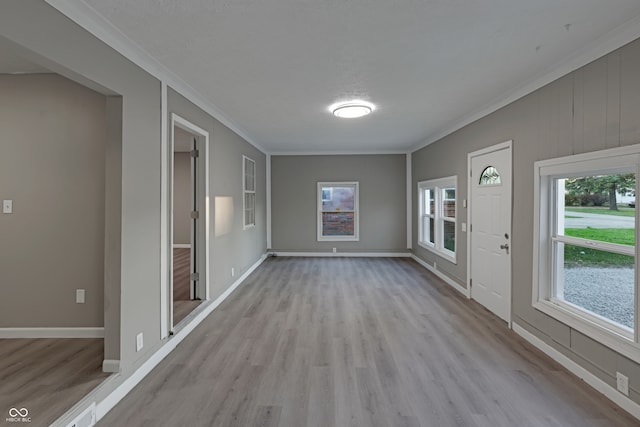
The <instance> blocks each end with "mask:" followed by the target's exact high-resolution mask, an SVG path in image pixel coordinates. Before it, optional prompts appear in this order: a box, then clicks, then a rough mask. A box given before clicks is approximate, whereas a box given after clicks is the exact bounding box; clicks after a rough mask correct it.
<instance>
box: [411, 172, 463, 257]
mask: <svg viewBox="0 0 640 427" xmlns="http://www.w3.org/2000/svg"><path fill="white" fill-rule="evenodd" d="M456 181H457V179H456V177H455V176H452V177H448V178H441V179H434V180H430V181H422V182H419V183H418V206H419V208H418V209H419V211H418V218H419V224H418V229H419V230H418V243H419V244H420V246H422V247H424V248H427V249H429V250H432V251H434V252H436V253H437V254H438V255H440V256H442V257H444V258H446V259H448V260H450V261H452V262H456V184H457V182H456Z"/></svg>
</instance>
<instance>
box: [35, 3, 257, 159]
mask: <svg viewBox="0 0 640 427" xmlns="http://www.w3.org/2000/svg"><path fill="white" fill-rule="evenodd" d="M45 1H46V2H47V3H48V4H49V5H51V6H52V7H53V8H55V9H56V10H58V11H59V12H60V13H62V14H63V15H65V16H66V17H67V18H69V19H71V20H72V21H74V22H75V23H76V24H78V25H79V26H81V27H82V28H84V29H85V30H87V31H88V32H89V33H91V34H93V35H94V36H95V37H97V38H98V39H99V40H101V41H102V42H104V43H106V44H107V45H109V46H110V47H111V48H113V49H114V50H116V51H117V52H118V53H120V54H121V55H123V56H124V57H125V58H127V59H129V60H130V61H132V62H133V63H134V64H136V65H137V66H139V67H140V68H142V69H143V70H145V71H146V72H147V73H149V74H151V75H152V76H154V77H155V78H157V79H158V80H160V81H161V82H164V83H166V84H167V85H168V86H170V87H171V88H172V89H173V90H175V91H176V92H178V93H180V94H181V95H182V96H184V97H186V98H187V99H188V100H189V101H191V102H193V103H194V104H195V105H196V106H198V107H199V108H201V109H203V110H204V111H205V112H206V113H208V114H209V115H211V116H212V117H213V118H215V119H216V120H218V121H219V122H220V123H222V124H223V125H225V126H227V127H228V128H229V129H231V130H232V131H234V132H235V133H237V134H238V135H239V136H241V137H242V138H244V139H245V140H246V141H247V142H249V143H250V144H251V145H253V146H254V147H256V148H257V149H258V150H260V151H262V152H263V153H268V151H267V150H265V149H264V148H263V147H261V146H260V145H259V144H258V143H257V142H255V141H254V140H253V138H251V137H250V136H249V135H248V133H247V132H246V131H245V130H244V129H243V128H242V127H241V126H240V125H238V124H236V123H235V122H234V121H233V120H232V119H231V118H230V117H229V116H227V115H226V114H225V113H224V112H223V111H222V110H221V109H220V108H218V107H217V106H216V105H214V104H213V103H212V102H211V101H209V100H207V99H206V98H204V97H203V96H202V95H200V94H199V92H198V91H196V90H195V89H194V88H193V87H191V86H190V85H189V84H188V83H187V82H185V81H184V80H183V79H182V78H180V77H179V76H178V75H176V74H175V73H173V72H172V71H170V70H169V69H168V68H167V67H166V66H164V65H163V64H162V63H160V62H159V61H158V60H157V59H156V58H154V57H153V56H152V55H150V54H149V53H148V52H147V51H145V50H144V49H143V48H142V47H140V46H139V45H138V44H137V43H135V42H134V41H133V40H131V39H130V38H129V37H127V36H126V35H125V34H124V33H123V32H122V31H120V29H118V28H117V27H116V26H115V25H113V24H112V23H111V22H110V21H109V20H107V19H106V18H105V17H104V16H102V15H101V14H100V13H98V12H97V11H96V10H95V9H94V8H93V7H91V6H89V5H88V4H87V3H85V2H84V1H83V0H45Z"/></svg>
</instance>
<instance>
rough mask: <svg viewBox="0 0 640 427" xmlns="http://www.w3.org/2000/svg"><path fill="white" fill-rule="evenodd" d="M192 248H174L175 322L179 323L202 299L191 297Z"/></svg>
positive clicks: (175, 323)
mask: <svg viewBox="0 0 640 427" xmlns="http://www.w3.org/2000/svg"><path fill="white" fill-rule="evenodd" d="M190 263H191V249H188V248H174V249H173V324H174V325H177V324H178V323H180V321H182V319H184V318H185V317H187V315H188V314H189V313H191V312H192V311H193V310H194V309H195V308H196V307H197V306H199V305H200V303H201V302H202V301H200V300H191V299H189V286H191V283H190V281H189V272H190V270H191V264H190Z"/></svg>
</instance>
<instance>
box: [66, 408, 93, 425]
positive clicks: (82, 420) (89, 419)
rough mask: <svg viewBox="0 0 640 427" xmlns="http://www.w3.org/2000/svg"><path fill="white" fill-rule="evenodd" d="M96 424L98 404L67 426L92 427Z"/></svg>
mask: <svg viewBox="0 0 640 427" xmlns="http://www.w3.org/2000/svg"><path fill="white" fill-rule="evenodd" d="M95 424H96V403H95V402H93V403H92V404H91V406H89V407H88V408H87V409H85V410H84V411H82V413H81V414H80V415H78V416H77V417H76V419H75V420H73V421H71V422H70V423H69V424H67V427H92V426H94V425H95Z"/></svg>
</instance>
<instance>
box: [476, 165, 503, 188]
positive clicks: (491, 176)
mask: <svg viewBox="0 0 640 427" xmlns="http://www.w3.org/2000/svg"><path fill="white" fill-rule="evenodd" d="M501 182H502V181H501V180H500V172H498V169H496V168H495V167H493V166H487V167H486V168H484V170H483V171H482V174H481V175H480V182H479V184H480V185H495V184H500V183H501Z"/></svg>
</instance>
